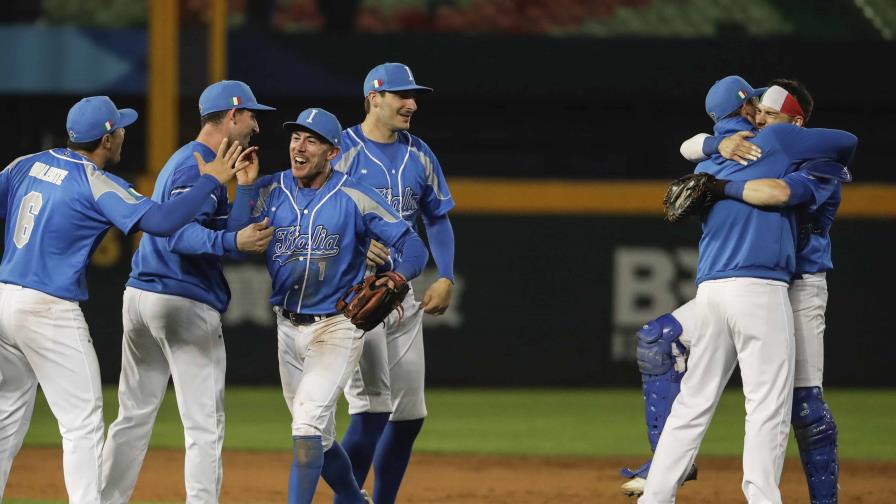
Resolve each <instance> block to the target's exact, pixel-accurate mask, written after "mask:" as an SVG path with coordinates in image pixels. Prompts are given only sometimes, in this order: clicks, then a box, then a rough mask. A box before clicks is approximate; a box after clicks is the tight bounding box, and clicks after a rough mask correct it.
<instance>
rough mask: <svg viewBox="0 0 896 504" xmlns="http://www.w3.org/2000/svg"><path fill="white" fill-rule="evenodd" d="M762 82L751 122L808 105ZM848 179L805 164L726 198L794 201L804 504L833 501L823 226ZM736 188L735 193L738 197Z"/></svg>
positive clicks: (799, 120)
mask: <svg viewBox="0 0 896 504" xmlns="http://www.w3.org/2000/svg"><path fill="white" fill-rule="evenodd" d="M770 86H771V87H770V88H768V91H767V92H765V94H763V96H762V99H761V100H760V101H759V102H758V104H757V116H756V124H757V126H758V127H760V128H762V127H764V126H766V125H769V124H778V123H790V124H796V125H800V126H801V125H803V124H804V123H805V122H806V121H807V120H808V118H809V116H810V115H811V113H812V108H813V101H812V98H811V96H810V95H809V93H808V91H806V89H805V87H803V86H802V85H801V84H799V83H798V82H795V81H791V80H786V79H777V80H774V81H772V82H771V83H770ZM851 180H852V178H851V175H850V173H849V171H848V170H847V169H846V168H845V167H843V166H841V165H839V164H836V163H822V164H818V163H812V164H808V165H806V166H803V167H801V168H800V170H799V171H797V172H796V173H793V174H791V175H788V176H787V177H785V178H784V179H763V180H752V181H749V182H747V183H746V184H745V185H744V186H743V187H742V188H736V189H734V190H733V193H732V197H735V198H738V199H742V200H743V201H745V202H747V203H750V204H753V205H757V206H770V207H780V206H798V207H799V212H798V225H799V228H798V229H799V235H798V251H797V257H796V268H797V269H796V274H795V275H794V279H793V281H792V283H791V287H790V290H789V297H790V301H791V305H792V306H793V309H794V327H795V340H796V364H795V381H794V386H795V387H796V388H795V390H794V402H793V416H792V425H793V428H794V430H795V431H796V438H797V444H798V446H799V449H800V458H801V459H802V463H803V470H804V473H805V475H806V481H807V484H808V487H809V496H810V499H811V502H812V503H831V502H836V501H837V492H838V479H839V463H838V458H837V427H836V424H835V423H834V419H833V416H832V414H831V412H830V410H829V409H828V407H827V403H825V401H824V399H823V396H822V391H821V384H822V377H823V370H824V339H823V337H824V327H825V324H824V312H825V308H826V304H827V282H826V278H825V276H826V272H827V271H829V270H831V269H833V263H832V261H831V243H830V237H829V230H830V227H831V224H832V223H833V220H834V217H835V215H836V211H837V208H838V207H839V205H840V199H841V196H840V184H841V183H844V182H850V181H851ZM729 191H731V190H729ZM741 191H742V195H738V193H740V192H741ZM685 306H688V305H685ZM682 308H684V307H682ZM691 312H692V311H691ZM673 317H674V318H675V319H676V320H677V321H680V322H681V323H682V325H684V324H685V321H687V322H686V323H688V324H693V320H692V317H691V316H689V315H688V314H687V313H682V314H680V315H679V314H677V313H676V314H673ZM657 435H658V434H657ZM639 479H640V478H635V479H633V480H632V481H630V482H628V483H626V484H625V485H623V490H624V491H626V493H629V494H637V493H639V492H640V488H643V480H642V479H640V481H639ZM639 487H640V488H639Z"/></svg>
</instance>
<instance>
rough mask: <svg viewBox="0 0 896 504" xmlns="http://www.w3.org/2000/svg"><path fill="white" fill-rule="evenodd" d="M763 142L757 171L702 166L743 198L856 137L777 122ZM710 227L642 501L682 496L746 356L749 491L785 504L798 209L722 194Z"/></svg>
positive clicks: (732, 164) (841, 152) (841, 155)
mask: <svg viewBox="0 0 896 504" xmlns="http://www.w3.org/2000/svg"><path fill="white" fill-rule="evenodd" d="M726 84H727V83H721V84H720V83H717V84H716V85H715V86H714V87H713V89H712V90H710V96H712V95H713V94H714V92H715V93H719V92H721V93H726V92H728V91H729V88H728V87H726ZM708 101H709V100H708ZM746 127H749V126H746ZM754 143H755V144H756V145H757V146H758V147H759V148H761V149H762V151H763V156H762V158H761V159H759V160H758V161H755V162H753V163H750V164H749V166H748V168H744V166H742V165H741V164H740V163H738V162H736V161H725V162H720V161H719V160H708V161H704V162H702V163H700V164H699V165H698V166H697V172H698V173H699V172H704V171H705V172H709V173H712V174H714V175H716V176H718V177H719V178H722V179H725V180H731V182H730V183H729V184H728V186H730V188H731V189H730V191H731V193H732V194H734V195H737V192H738V188H740V195H741V196H742V194H743V186H744V185H745V184H746V181H748V180H751V179H754V178H782V177H784V176H785V175H787V174H788V173H791V172H792V171H793V169H794V168H795V167H796V166H797V165H798V164H799V163H801V162H803V161H806V160H811V159H815V158H829V159H834V160H836V161H838V162H840V163H841V164H846V162H848V161H849V159H851V157H852V154H853V152H854V149H855V143H856V139H855V137H854V136H853V135H851V134H849V133H846V132H842V131H837V130H823V129H815V130H809V129H804V128H800V127H797V126H795V125H792V124H776V125H771V126H769V127H767V128H765V129H763V130H762V131H761V132H760V133H759V134H758V135H757V136H756V137H755V141H754ZM703 227H704V235H703V237H702V238H701V240H700V258H699V262H698V278H697V283H698V290H697V298H696V311H697V330H696V331H695V332H694V335H693V337H692V340H691V347H690V356H689V359H688V372H687V373H686V374H685V375H684V378H682V380H681V391H680V393H679V395H678V397H677V398H676V399H675V402H674V404H673V406H672V411H671V413H670V415H669V417H668V419H667V421H666V423H665V427H664V429H663V435H662V436H661V437H660V439H659V442H658V444H657V449H656V453H655V456H654V459H653V463H652V467H651V470H650V472H649V474H648V477H647V484H646V487H645V489H644V494H643V496H642V497H641V499H640V500H639V502H641V503H659V502H663V503H665V502H673V501H674V498H675V493H676V492H677V489H678V486H679V485H680V484H681V483H682V481H683V480H684V478H685V476H686V473H687V471H688V470H689V468H690V467H691V464H692V463H693V460H694V458H695V457H696V453H697V449H698V447H699V443H700V440H701V439H702V436H703V435H704V433H705V431H706V428H707V427H708V424H709V420H710V419H711V416H712V413H713V412H714V410H715V407H716V405H717V403H718V399H719V396H720V395H721V392H722V390H723V389H724V385H725V383H726V382H727V381H728V378H729V377H730V374H731V372H732V371H733V370H734V365H735V364H736V363H738V362H739V363H740V367H741V375H742V380H743V388H744V394H745V396H746V403H745V407H746V411H747V419H746V424H745V429H746V435H745V439H744V481H743V491H744V494H745V495H746V497H747V500H748V501H749V502H751V503H754V502H757V503H766V502H769V503H779V502H781V496H780V491H779V490H778V483H779V482H780V474H781V468H782V466H783V458H784V449H785V447H786V443H787V431H788V428H789V416H790V412H791V400H792V397H793V390H792V386H793V359H794V343H793V336H792V335H793V312H792V311H791V307H790V301H789V298H788V296H787V292H786V289H787V287H788V282H789V281H790V280H791V277H792V275H793V273H794V271H795V262H794V255H795V254H794V252H795V246H796V244H795V239H794V237H795V227H796V224H795V222H794V215H793V212H791V211H787V210H782V211H776V212H770V211H765V210H761V209H758V208H755V207H752V206H748V205H746V204H744V203H742V202H740V201H736V200H734V199H731V200H722V201H720V202H718V203H717V204H716V205H715V206H714V207H713V208H712V209H711V210H710V212H709V213H708V215H707V216H706V217H705V218H704V222H703Z"/></svg>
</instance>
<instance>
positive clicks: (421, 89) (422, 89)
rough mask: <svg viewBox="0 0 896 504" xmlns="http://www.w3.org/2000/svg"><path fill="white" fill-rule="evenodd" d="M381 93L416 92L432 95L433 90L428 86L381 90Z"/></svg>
mask: <svg viewBox="0 0 896 504" xmlns="http://www.w3.org/2000/svg"><path fill="white" fill-rule="evenodd" d="M380 91H416V92H418V93H421V94H426V93H432V88H428V87H426V86H396V87H390V88H388V89H380Z"/></svg>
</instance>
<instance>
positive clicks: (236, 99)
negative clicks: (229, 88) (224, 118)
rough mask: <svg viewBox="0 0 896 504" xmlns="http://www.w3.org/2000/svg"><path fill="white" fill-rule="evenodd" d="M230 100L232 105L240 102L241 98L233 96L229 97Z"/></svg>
mask: <svg viewBox="0 0 896 504" xmlns="http://www.w3.org/2000/svg"><path fill="white" fill-rule="evenodd" d="M231 101H232V102H233V104H234V105H239V104H240V103H242V100H240V97H239V96H234V97H233V98H231Z"/></svg>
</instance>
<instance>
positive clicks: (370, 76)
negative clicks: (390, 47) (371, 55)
mask: <svg viewBox="0 0 896 504" xmlns="http://www.w3.org/2000/svg"><path fill="white" fill-rule="evenodd" d="M371 91H376V92H380V91H417V92H418V93H431V92H432V88H428V87H426V86H418V85H417V83H416V82H414V74H412V73H411V69H410V68H408V66H407V65H403V64H401V63H383V64H382V65H377V66H375V67H373V70H371V71H370V72H368V73H367V77H366V78H365V79H364V96H367V93H370V92H371Z"/></svg>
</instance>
